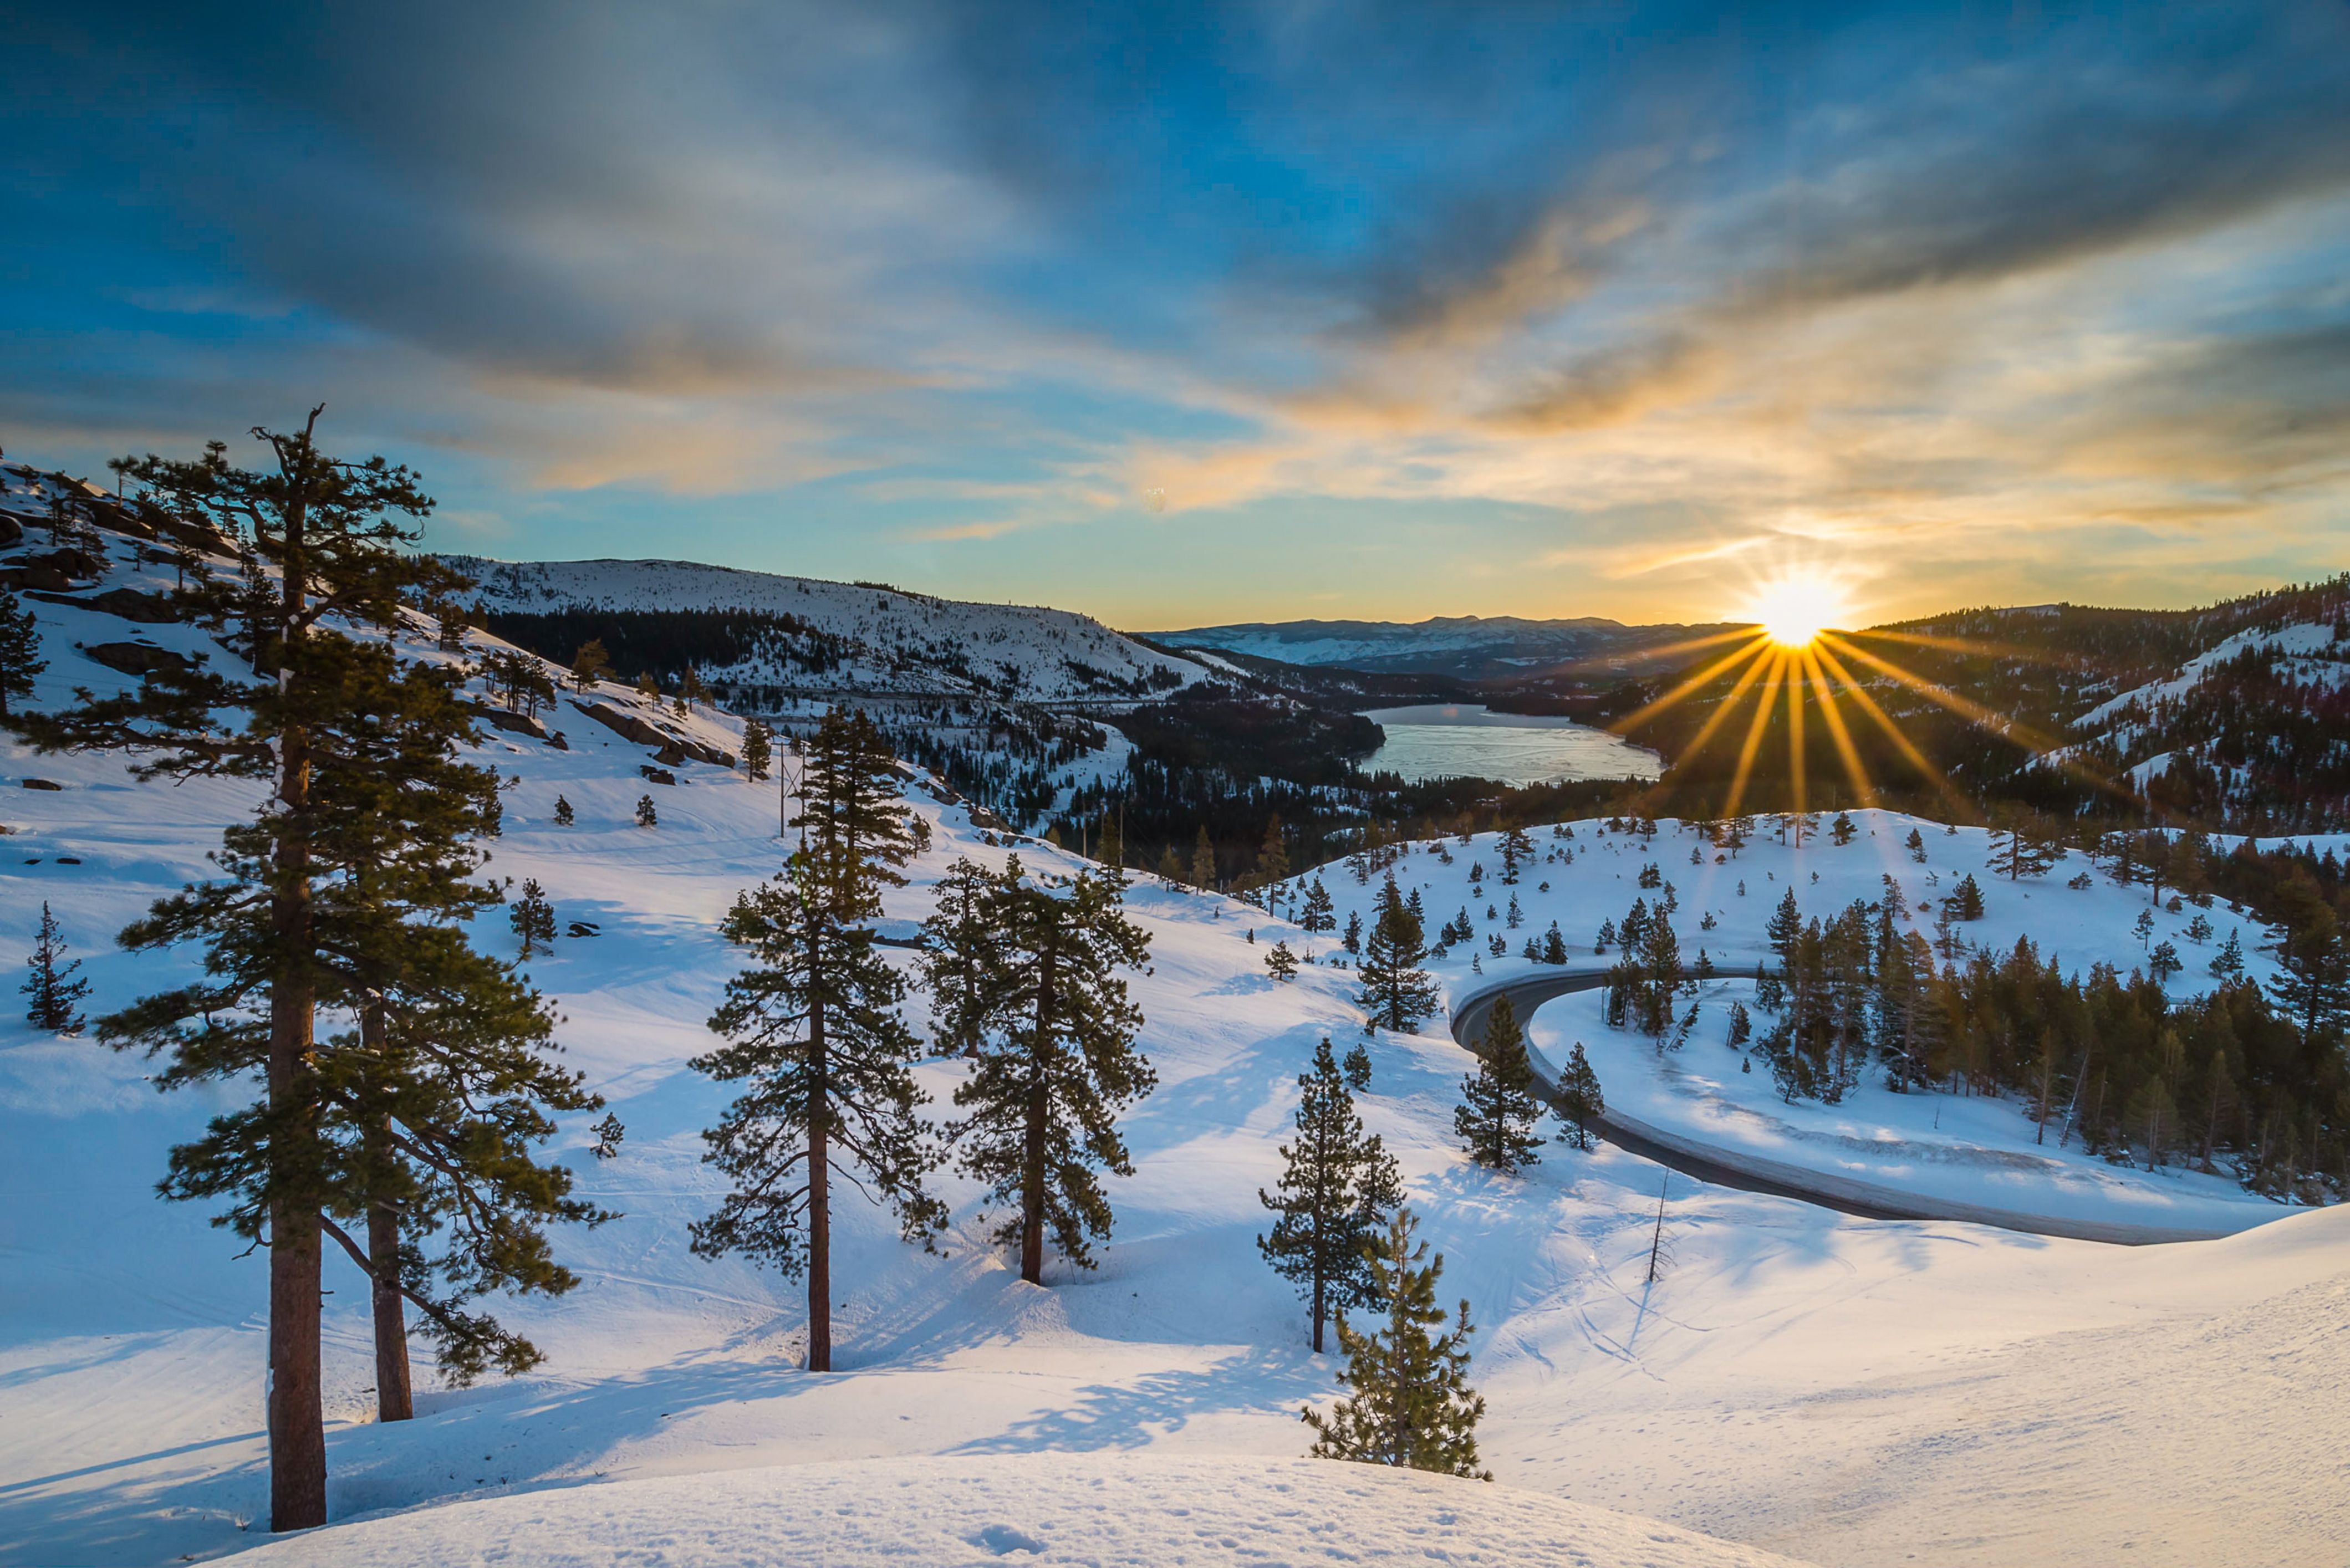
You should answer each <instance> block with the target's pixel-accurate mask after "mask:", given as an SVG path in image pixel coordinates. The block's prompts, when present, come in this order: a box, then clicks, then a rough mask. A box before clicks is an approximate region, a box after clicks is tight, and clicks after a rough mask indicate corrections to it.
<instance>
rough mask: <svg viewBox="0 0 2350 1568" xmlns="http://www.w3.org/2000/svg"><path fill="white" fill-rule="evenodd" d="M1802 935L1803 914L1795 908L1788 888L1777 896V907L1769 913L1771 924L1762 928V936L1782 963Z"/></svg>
mask: <svg viewBox="0 0 2350 1568" xmlns="http://www.w3.org/2000/svg"><path fill="white" fill-rule="evenodd" d="M1803 934H1804V912H1803V910H1801V909H1797V908H1796V907H1795V890H1794V888H1788V889H1787V890H1786V891H1785V892H1784V893H1783V894H1781V895H1780V896H1779V907H1778V908H1777V909H1773V910H1772V911H1771V923H1770V924H1769V925H1767V926H1765V927H1763V938H1764V940H1767V941H1769V942H1770V944H1771V950H1772V951H1773V952H1774V953H1776V954H1778V955H1779V961H1780V962H1782V963H1784V962H1786V961H1787V955H1788V953H1789V952H1791V951H1793V950H1794V945H1795V939H1796V938H1797V937H1799V936H1801V935H1803Z"/></svg>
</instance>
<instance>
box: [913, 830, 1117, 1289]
mask: <svg viewBox="0 0 2350 1568" xmlns="http://www.w3.org/2000/svg"><path fill="white" fill-rule="evenodd" d="M983 920H984V923H985V925H986V927H987V929H988V930H989V931H990V933H991V937H992V940H991V942H990V944H989V947H988V949H987V951H986V953H985V968H984V971H983V973H982V975H981V976H980V980H979V983H978V985H977V986H976V988H975V990H976V993H977V997H978V1001H977V1002H975V1003H974V1004H973V1008H974V1014H975V1016H972V1017H971V1018H969V1019H967V1020H961V1021H958V1022H957V1023H951V1024H950V1029H951V1030H952V1029H954V1028H957V1027H960V1028H962V1029H966V1030H968V1031H969V1032H971V1033H975V1034H977V1035H978V1036H979V1038H980V1040H981V1044H980V1049H979V1055H978V1062H977V1065H976V1066H975V1067H974V1069H973V1070H972V1075H971V1076H970V1077H968V1078H967V1079H965V1080H964V1081H963V1084H962V1087H961V1088H959V1089H957V1090H956V1091H955V1096H954V1103H955V1105H956V1106H957V1108H958V1109H960V1110H962V1112H963V1113H964V1115H963V1116H962V1118H961V1119H960V1120H958V1121H957V1122H955V1123H954V1125H953V1126H952V1127H950V1128H949V1137H951V1139H952V1140H953V1141H954V1143H955V1144H956V1146H957V1147H958V1149H959V1150H960V1155H961V1164H962V1168H963V1169H964V1170H965V1171H966V1172H968V1173H969V1174H971V1175H972V1176H974V1177H976V1178H978V1179H980V1180H982V1181H983V1182H985V1183H987V1184H988V1191H989V1195H990V1196H991V1197H992V1198H993V1199H994V1200H995V1201H997V1202H999V1203H1014V1202H1016V1203H1017V1205H1018V1208H1017V1211H1016V1212H1015V1213H1014V1214H1013V1215H1012V1217H1011V1218H1010V1219H1008V1220H1006V1221H1005V1222H1004V1223H1003V1224H1002V1225H1000V1226H998V1227H997V1229H996V1231H995V1237H996V1240H997V1241H1016V1242H1018V1244H1019V1247H1020V1277H1021V1278H1022V1279H1024V1280H1026V1281H1027V1282H1029V1283H1031V1284H1042V1283H1043V1282H1044V1273H1045V1234H1046V1232H1047V1231H1048V1230H1049V1231H1050V1232H1051V1235H1052V1240H1053V1241H1054V1244H1055V1246H1057V1247H1058V1248H1059V1250H1060V1251H1061V1253H1062V1255H1063V1256H1064V1257H1066V1258H1067V1259H1068V1260H1069V1261H1070V1262H1073V1263H1075V1264H1076V1265H1077V1266H1078V1267H1079V1268H1091V1267H1092V1266H1093V1261H1094V1260H1093V1250H1092V1246H1091V1241H1092V1240H1093V1239H1094V1238H1098V1237H1101V1236H1106V1235H1107V1234H1108V1233H1109V1228H1110V1207H1109V1199H1108V1197H1107V1194H1105V1193H1104V1192H1103V1190H1102V1188H1101V1183H1100V1180H1099V1179H1098V1178H1097V1176H1096V1175H1095V1171H1096V1170H1097V1169H1100V1168H1107V1169H1108V1170H1110V1171H1113V1172H1115V1173H1116V1174H1118V1175H1119V1176H1129V1175H1131V1174H1133V1164H1132V1162H1131V1160H1130V1159H1129V1158H1128V1154H1127V1149H1126V1142H1125V1140H1124V1139H1123V1138H1121V1137H1119V1136H1118V1112H1119V1111H1120V1110H1122V1109H1123V1108H1124V1107H1125V1106H1128V1104H1130V1103H1131V1102H1133V1101H1134V1100H1137V1099H1139V1098H1140V1097H1141V1096H1144V1095H1147V1094H1149V1092H1150V1091H1151V1089H1152V1088H1153V1087H1155V1086H1156V1085H1157V1084H1158V1075H1156V1074H1155V1073H1153V1072H1152V1071H1151V1067H1150V1064H1149V1061H1148V1060H1147V1059H1145V1058H1144V1056H1143V1054H1141V1053H1140V1052H1139V1051H1138V1050H1136V1049H1135V1045H1134V1037H1135V1033H1136V1032H1137V1031H1138V1030H1139V1028H1140V1027H1141V1025H1142V1014H1141V1012H1140V1011H1139V1009H1137V1008H1136V1007H1135V1006H1134V1005H1133V1003H1132V1002H1128V1000H1127V990H1126V981H1125V980H1124V979H1123V978H1122V977H1121V974H1120V971H1124V970H1130V969H1139V968H1141V967H1142V966H1143V964H1144V963H1145V962H1147V961H1149V956H1150V945H1149V937H1148V936H1146V935H1145V934H1144V932H1143V931H1142V929H1141V928H1139V927H1138V926H1136V925H1135V924H1134V923H1133V922H1132V921H1130V920H1128V919H1127V918H1126V913H1125V909H1124V901H1123V897H1122V891H1121V889H1120V888H1119V885H1118V881H1117V880H1116V879H1115V878H1113V877H1097V876H1094V875H1092V874H1090V873H1085V874H1080V875H1079V876H1078V877H1076V879H1075V880H1074V881H1069V882H1059V881H1056V882H1055V884H1054V885H1052V886H1046V885H1043V884H1038V883H1030V882H1028V881H1026V880H1025V879H1024V874H1023V872H1022V869H1021V866H1020V860H1019V857H1017V856H1014V857H1012V858H1011V859H1010V860H1008V861H1007V862H1006V863H1005V865H1004V868H1003V871H1002V872H1001V873H998V874H995V875H993V876H992V877H988V879H987V882H986V885H985V887H984V889H983Z"/></svg>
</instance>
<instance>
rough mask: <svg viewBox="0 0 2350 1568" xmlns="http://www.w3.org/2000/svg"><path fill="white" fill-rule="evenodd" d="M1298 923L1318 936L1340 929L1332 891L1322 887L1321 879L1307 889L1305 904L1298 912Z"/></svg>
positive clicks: (1317, 879) (1317, 878) (1318, 878)
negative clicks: (1331, 899)
mask: <svg viewBox="0 0 2350 1568" xmlns="http://www.w3.org/2000/svg"><path fill="white" fill-rule="evenodd" d="M1297 923H1298V924H1299V925H1300V926H1303V927H1304V928H1305V929H1306V930H1308V931H1311V932H1314V933H1316V934H1319V933H1320V932H1323V931H1333V930H1336V929H1338V916H1337V909H1336V906H1335V905H1334V904H1332V903H1331V901H1330V889H1329V888H1325V887H1324V886H1323V885H1322V878H1320V877H1315V879H1314V881H1313V884H1312V885H1311V886H1310V887H1308V888H1306V889H1305V905H1304V906H1303V907H1302V908H1301V909H1299V910H1298V912H1297Z"/></svg>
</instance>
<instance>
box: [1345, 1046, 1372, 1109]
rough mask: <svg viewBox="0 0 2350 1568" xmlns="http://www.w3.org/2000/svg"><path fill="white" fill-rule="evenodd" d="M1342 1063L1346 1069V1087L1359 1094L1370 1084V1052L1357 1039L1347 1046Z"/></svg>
mask: <svg viewBox="0 0 2350 1568" xmlns="http://www.w3.org/2000/svg"><path fill="white" fill-rule="evenodd" d="M1343 1065H1344V1066H1345V1068H1346V1071H1347V1087H1348V1088H1350V1089H1352V1090H1354V1091H1355V1093H1357V1094H1358V1095H1359V1094H1361V1093H1363V1092H1364V1091H1365V1090H1367V1089H1368V1088H1369V1087H1370V1086H1371V1054H1370V1053H1369V1052H1368V1051H1366V1050H1364V1049H1363V1043H1362V1042H1361V1041H1359V1040H1357V1042H1355V1044H1353V1045H1352V1046H1350V1047H1348V1048H1347V1059H1346V1061H1345V1063H1344V1064H1343Z"/></svg>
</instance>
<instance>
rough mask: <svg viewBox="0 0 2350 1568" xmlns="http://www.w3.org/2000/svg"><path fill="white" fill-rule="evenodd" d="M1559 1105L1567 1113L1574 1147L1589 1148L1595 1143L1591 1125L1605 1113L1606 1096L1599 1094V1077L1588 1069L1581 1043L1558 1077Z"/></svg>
mask: <svg viewBox="0 0 2350 1568" xmlns="http://www.w3.org/2000/svg"><path fill="white" fill-rule="evenodd" d="M1558 1104H1559V1108H1560V1109H1561V1110H1562V1111H1564V1112H1565V1114H1566V1118H1567V1122H1568V1125H1569V1128H1570V1132H1569V1136H1570V1137H1572V1138H1573V1139H1574V1141H1575V1147H1577V1148H1589V1147H1591V1146H1592V1145H1593V1144H1594V1143H1595V1142H1596V1141H1597V1139H1596V1135H1595V1134H1594V1133H1593V1132H1592V1130H1591V1124H1592V1123H1594V1122H1596V1121H1597V1120H1598V1119H1599V1118H1600V1116H1602V1115H1604V1114H1605V1113H1606V1111H1607V1096H1605V1095H1603V1094H1601V1093H1600V1092H1599V1075H1598V1074H1596V1073H1595V1072H1593V1071H1592V1070H1591V1059H1590V1058H1589V1057H1587V1056H1586V1055H1585V1054H1583V1042H1582V1041H1580V1040H1578V1041H1576V1042H1575V1050H1574V1051H1573V1052H1572V1053H1571V1054H1569V1055H1568V1056H1567V1059H1566V1069H1565V1071H1564V1072H1562V1073H1561V1074H1560V1075H1559V1076H1558Z"/></svg>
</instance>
